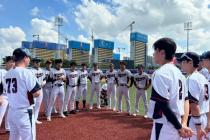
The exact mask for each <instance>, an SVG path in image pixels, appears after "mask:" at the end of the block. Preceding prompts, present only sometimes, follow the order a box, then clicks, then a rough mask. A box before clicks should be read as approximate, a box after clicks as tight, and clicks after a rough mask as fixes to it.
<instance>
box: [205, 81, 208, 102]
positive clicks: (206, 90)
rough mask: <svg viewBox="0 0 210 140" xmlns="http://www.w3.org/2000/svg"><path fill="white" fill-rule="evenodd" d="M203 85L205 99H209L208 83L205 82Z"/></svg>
mask: <svg viewBox="0 0 210 140" xmlns="http://www.w3.org/2000/svg"><path fill="white" fill-rule="evenodd" d="M204 86H205V95H204V96H205V99H206V100H208V99H209V88H208V85H207V84H205V85H204Z"/></svg>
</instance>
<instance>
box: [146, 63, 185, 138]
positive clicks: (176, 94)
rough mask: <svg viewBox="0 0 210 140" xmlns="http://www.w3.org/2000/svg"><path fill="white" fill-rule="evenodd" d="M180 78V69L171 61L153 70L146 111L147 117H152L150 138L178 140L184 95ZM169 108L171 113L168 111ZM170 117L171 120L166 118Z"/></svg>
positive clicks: (181, 76)
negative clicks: (149, 97)
mask: <svg viewBox="0 0 210 140" xmlns="http://www.w3.org/2000/svg"><path fill="white" fill-rule="evenodd" d="M182 78H183V75H182V73H181V71H180V70H179V69H178V68H177V67H176V66H175V65H174V64H172V63H167V64H164V65H163V66H161V67H160V68H159V69H157V70H156V71H155V72H154V74H153V77H152V94H151V99H150V103H149V108H148V113H147V116H148V117H149V118H153V128H152V134H151V140H162V139H167V140H170V139H171V140H172V139H173V140H180V136H179V133H178V131H177V129H179V128H180V127H181V116H182V115H184V102H185V96H186V95H185V92H184V91H183V86H184V85H182ZM166 109H167V113H166ZM169 110H170V112H172V113H168V112H169ZM164 111H165V113H163V112H164ZM172 114H173V115H172ZM172 117H173V120H172V121H171V119H170V120H169V119H168V118H172ZM174 120H175V121H174ZM173 122H175V123H176V124H175V123H173ZM175 127H176V128H175Z"/></svg>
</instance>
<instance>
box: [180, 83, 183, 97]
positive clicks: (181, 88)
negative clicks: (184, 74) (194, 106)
mask: <svg viewBox="0 0 210 140" xmlns="http://www.w3.org/2000/svg"><path fill="white" fill-rule="evenodd" d="M182 90H183V87H182V81H181V80H179V100H182Z"/></svg>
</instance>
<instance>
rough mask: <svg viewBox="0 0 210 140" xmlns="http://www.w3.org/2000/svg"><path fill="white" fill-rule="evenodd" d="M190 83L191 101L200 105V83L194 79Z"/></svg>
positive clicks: (189, 93)
mask: <svg viewBox="0 0 210 140" xmlns="http://www.w3.org/2000/svg"><path fill="white" fill-rule="evenodd" d="M188 82H189V83H188V96H189V101H190V103H196V104H198V102H199V97H200V90H199V83H198V82H197V81H196V80H194V79H189V81H188Z"/></svg>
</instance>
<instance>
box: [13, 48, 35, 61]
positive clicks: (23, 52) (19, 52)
mask: <svg viewBox="0 0 210 140" xmlns="http://www.w3.org/2000/svg"><path fill="white" fill-rule="evenodd" d="M12 55H13V56H12V57H13V60H14V61H16V62H17V61H20V60H22V59H23V58H24V57H30V56H31V53H30V51H29V50H28V49H26V48H17V49H15V50H14V51H13V54H12Z"/></svg>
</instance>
